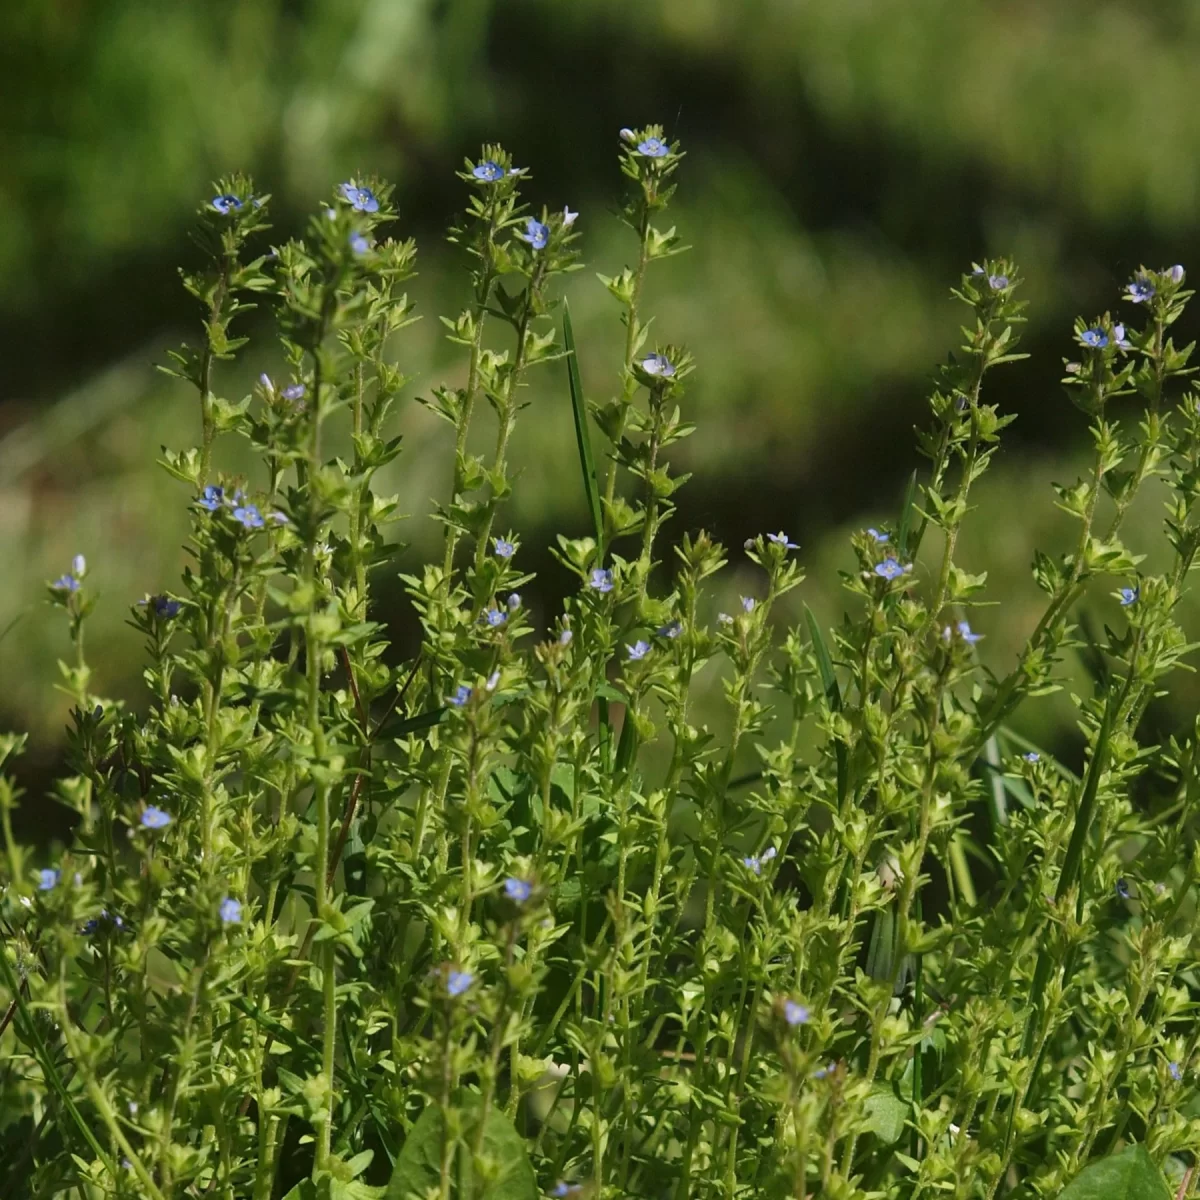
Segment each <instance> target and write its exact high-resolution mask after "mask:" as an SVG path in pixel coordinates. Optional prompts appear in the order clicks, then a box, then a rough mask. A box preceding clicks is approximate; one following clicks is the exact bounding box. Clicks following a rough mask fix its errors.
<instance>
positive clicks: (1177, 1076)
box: [1167, 1062, 1183, 1083]
mask: <svg viewBox="0 0 1200 1200" xmlns="http://www.w3.org/2000/svg"><path fill="white" fill-rule="evenodd" d="M1167 1070H1168V1071H1170V1073H1171V1078H1172V1079H1173V1080H1175V1082H1176V1083H1178V1082H1179V1081H1180V1080H1181V1079H1182V1078H1183V1072H1182V1071H1181V1070H1180V1068H1179V1064H1178V1063H1177V1062H1169V1063H1167Z"/></svg>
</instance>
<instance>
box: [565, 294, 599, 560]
mask: <svg viewBox="0 0 1200 1200" xmlns="http://www.w3.org/2000/svg"><path fill="white" fill-rule="evenodd" d="M563 348H564V349H565V350H566V352H567V382H568V383H569V384H570V387H571V412H572V414H573V415H574V417H575V440H576V442H577V443H578V444H579V467H580V470H581V471H582V473H583V490H584V491H585V492H586V493H587V502H588V509H589V510H590V511H591V514H592V523H593V525H595V527H596V545H597V546H599V547H600V556H599V558H598V559H597V562H603V560H604V512H603V510H602V509H601V507H600V485H599V484H598V482H597V481H596V461H595V459H594V458H593V457H592V439H591V435H590V434H589V432H588V413H587V401H586V400H585V399H584V398H583V383H582V382H581V381H580V378H579V359H578V357H577V356H576V353H575V334H574V332H573V330H572V329H571V308H570V306H569V305H568V304H567V302H566V301H565V300H564V301H563Z"/></svg>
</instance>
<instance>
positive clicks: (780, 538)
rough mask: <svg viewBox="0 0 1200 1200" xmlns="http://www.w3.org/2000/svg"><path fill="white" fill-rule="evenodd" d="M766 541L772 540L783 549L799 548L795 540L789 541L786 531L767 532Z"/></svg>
mask: <svg viewBox="0 0 1200 1200" xmlns="http://www.w3.org/2000/svg"><path fill="white" fill-rule="evenodd" d="M767 541H768V542H774V543H775V545H776V546H782V547H783V548H784V549H785V550H799V549H800V546H799V544H798V543H797V542H789V541H788V537H787V534H786V533H783V532H780V533H768V534H767Z"/></svg>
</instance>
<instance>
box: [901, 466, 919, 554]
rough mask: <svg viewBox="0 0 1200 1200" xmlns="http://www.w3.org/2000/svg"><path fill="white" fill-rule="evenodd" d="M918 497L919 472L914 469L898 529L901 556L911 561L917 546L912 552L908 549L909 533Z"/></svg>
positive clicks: (902, 504) (906, 490) (909, 479)
mask: <svg viewBox="0 0 1200 1200" xmlns="http://www.w3.org/2000/svg"><path fill="white" fill-rule="evenodd" d="M916 499H917V472H916V469H915V468H914V469H913V473H912V474H911V475H910V476H909V477H908V486H907V487H906V488H905V489H904V500H903V502H902V503H901V505H900V528H899V529H898V530H897V531H896V549H897V550H899V551H900V557H901V558H903V559H905V560H907V561H911V560H912V558H913V557H914V555H915V554H916V547H914V548H913V550H912V553H909V549H908V534H909V531H910V530H911V529H912V519H913V513H914V512H915V511H916V507H915V506H916Z"/></svg>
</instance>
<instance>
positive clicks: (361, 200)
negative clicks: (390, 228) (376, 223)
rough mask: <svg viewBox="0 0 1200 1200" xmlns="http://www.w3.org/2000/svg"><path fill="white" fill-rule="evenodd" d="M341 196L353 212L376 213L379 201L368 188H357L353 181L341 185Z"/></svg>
mask: <svg viewBox="0 0 1200 1200" xmlns="http://www.w3.org/2000/svg"><path fill="white" fill-rule="evenodd" d="M342 196H343V198H344V199H345V200H346V201H347V203H349V205H350V207H351V208H353V209H354V211H355V212H368V213H373V212H378V211H379V201H378V200H377V199H376V198H375V193H374V192H373V191H371V189H370V188H365V187H359V186H358V184H356V183H355V182H354V181H353V180H350V181H349V182H348V183H343V184H342Z"/></svg>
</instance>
